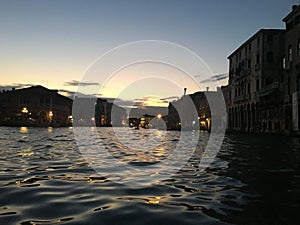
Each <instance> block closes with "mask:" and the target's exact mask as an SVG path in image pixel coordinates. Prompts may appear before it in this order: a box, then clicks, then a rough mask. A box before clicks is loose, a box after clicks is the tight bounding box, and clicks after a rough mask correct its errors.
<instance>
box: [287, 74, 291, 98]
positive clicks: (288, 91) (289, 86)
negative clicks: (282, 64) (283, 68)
mask: <svg viewBox="0 0 300 225" xmlns="http://www.w3.org/2000/svg"><path fill="white" fill-rule="evenodd" d="M290 92H291V78H290V77H289V78H288V81H287V93H288V95H289V94H290Z"/></svg>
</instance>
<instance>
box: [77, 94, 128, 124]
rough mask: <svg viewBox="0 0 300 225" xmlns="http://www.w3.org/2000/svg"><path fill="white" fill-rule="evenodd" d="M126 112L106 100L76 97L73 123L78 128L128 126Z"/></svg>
mask: <svg viewBox="0 0 300 225" xmlns="http://www.w3.org/2000/svg"><path fill="white" fill-rule="evenodd" d="M126 118H127V114H126V110H125V109H124V108H122V107H119V106H118V105H116V104H113V103H111V102H108V101H107V100H106V99H100V98H94V97H88V96H86V97H80V98H79V97H75V99H74V104H73V123H74V125H76V126H95V125H96V126H100V127H111V126H114V127H121V126H125V125H126Z"/></svg>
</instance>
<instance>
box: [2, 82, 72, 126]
mask: <svg viewBox="0 0 300 225" xmlns="http://www.w3.org/2000/svg"><path fill="white" fill-rule="evenodd" d="M71 112H72V100H71V99H69V98H67V97H65V96H63V95H60V94H58V91H57V90H49V89H47V88H45V87H43V86H32V87H29V88H22V89H12V90H10V91H3V92H2V93H0V123H1V125H33V126H67V125H70V122H71Z"/></svg>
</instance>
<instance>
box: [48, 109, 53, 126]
mask: <svg viewBox="0 0 300 225" xmlns="http://www.w3.org/2000/svg"><path fill="white" fill-rule="evenodd" d="M49 117H50V123H52V117H53V112H52V111H50V112H49Z"/></svg>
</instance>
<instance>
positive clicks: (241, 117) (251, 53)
mask: <svg viewBox="0 0 300 225" xmlns="http://www.w3.org/2000/svg"><path fill="white" fill-rule="evenodd" d="M284 48H285V30H281V29H261V30H259V31H258V32H257V33H256V34H254V35H253V36H252V37H251V38H249V39H248V40H247V41H246V42H244V43H243V44H242V45H241V46H240V47H238V48H237V49H236V50H235V51H234V52H233V53H232V54H231V55H230V56H229V57H228V59H229V87H228V99H227V104H228V105H227V106H228V119H229V123H228V128H229V130H234V131H242V132H253V131H257V132H274V131H279V113H278V110H279V103H280V101H279V100H280V92H279V81H280V77H281V73H282V71H281V68H280V62H281V60H282V55H283V54H284Z"/></svg>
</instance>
